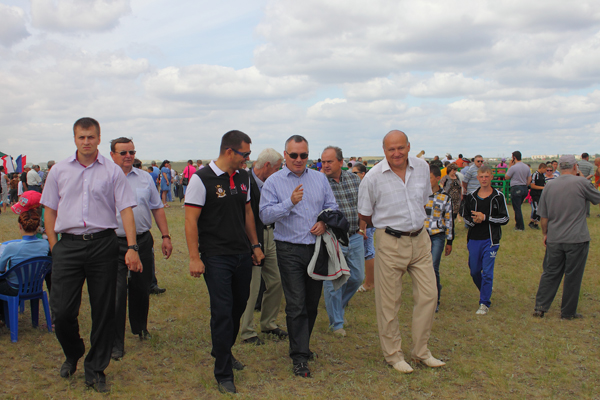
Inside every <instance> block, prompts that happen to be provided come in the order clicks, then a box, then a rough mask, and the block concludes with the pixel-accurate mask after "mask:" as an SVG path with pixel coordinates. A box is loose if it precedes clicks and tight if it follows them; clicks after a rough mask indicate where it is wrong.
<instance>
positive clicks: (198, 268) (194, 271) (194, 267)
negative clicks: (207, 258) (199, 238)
mask: <svg viewBox="0 0 600 400" xmlns="http://www.w3.org/2000/svg"><path fill="white" fill-rule="evenodd" d="M203 273H204V263H203V262H202V260H200V259H197V260H190V275H191V276H193V277H194V278H200V277H201V276H202V274H203Z"/></svg>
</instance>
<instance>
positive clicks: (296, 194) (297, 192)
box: [290, 184, 304, 205]
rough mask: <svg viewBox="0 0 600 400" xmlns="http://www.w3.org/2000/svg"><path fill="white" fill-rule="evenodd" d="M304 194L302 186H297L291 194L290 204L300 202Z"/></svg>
mask: <svg viewBox="0 0 600 400" xmlns="http://www.w3.org/2000/svg"><path fill="white" fill-rule="evenodd" d="M303 194H304V189H302V184H299V185H298V187H297V188H296V189H294V191H293V192H292V197H290V198H291V200H292V204H294V205H296V204H298V202H300V200H302V195H303Z"/></svg>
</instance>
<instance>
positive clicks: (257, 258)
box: [252, 247, 265, 265]
mask: <svg viewBox="0 0 600 400" xmlns="http://www.w3.org/2000/svg"><path fill="white" fill-rule="evenodd" d="M252 253H253V254H252V263H253V264H254V265H260V263H261V262H262V260H264V259H265V255H264V253H263V251H262V250H261V249H260V248H259V247H257V248H255V249H253V250H252Z"/></svg>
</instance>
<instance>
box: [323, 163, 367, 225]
mask: <svg viewBox="0 0 600 400" xmlns="http://www.w3.org/2000/svg"><path fill="white" fill-rule="evenodd" d="M327 179H328V180H329V184H330V185H331V190H333V195H334V196H335V202H336V203H337V205H338V207H339V209H340V211H341V212H342V214H344V217H346V219H347V220H348V223H350V230H349V231H348V232H349V233H350V234H351V235H352V234H353V233H355V232H356V231H357V230H358V187H359V186H360V178H359V177H358V176H356V175H355V174H353V173H351V172H348V171H344V170H342V174H341V175H340V181H339V182H336V181H335V179H333V178H327Z"/></svg>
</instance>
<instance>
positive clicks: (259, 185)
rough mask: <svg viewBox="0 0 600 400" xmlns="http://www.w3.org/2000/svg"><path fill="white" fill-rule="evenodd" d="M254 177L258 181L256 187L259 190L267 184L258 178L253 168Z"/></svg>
mask: <svg viewBox="0 0 600 400" xmlns="http://www.w3.org/2000/svg"><path fill="white" fill-rule="evenodd" d="M252 176H253V177H254V180H255V181H256V185H257V186H258V187H259V188H262V187H263V185H264V184H265V183H264V182H263V181H261V180H260V178H259V177H258V176H256V173H255V172H254V168H252Z"/></svg>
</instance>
